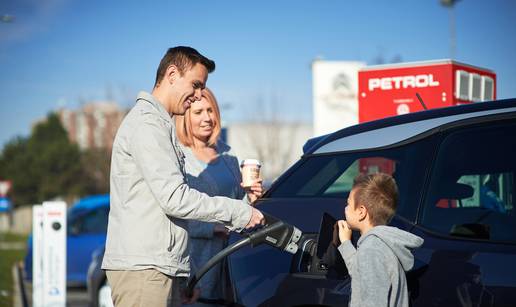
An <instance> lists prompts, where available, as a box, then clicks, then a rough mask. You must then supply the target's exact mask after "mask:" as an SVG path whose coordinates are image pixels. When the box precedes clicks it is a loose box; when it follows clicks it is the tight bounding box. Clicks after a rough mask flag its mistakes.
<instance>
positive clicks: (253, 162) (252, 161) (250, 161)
mask: <svg viewBox="0 0 516 307" xmlns="http://www.w3.org/2000/svg"><path fill="white" fill-rule="evenodd" d="M244 165H258V166H262V165H261V164H260V161H258V160H256V159H245V160H243V161H242V163H240V166H244Z"/></svg>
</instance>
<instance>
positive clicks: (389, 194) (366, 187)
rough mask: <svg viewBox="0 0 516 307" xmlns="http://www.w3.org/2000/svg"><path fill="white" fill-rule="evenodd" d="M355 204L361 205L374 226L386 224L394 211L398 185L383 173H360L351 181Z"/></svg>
mask: <svg viewBox="0 0 516 307" xmlns="http://www.w3.org/2000/svg"><path fill="white" fill-rule="evenodd" d="M353 189H355V195H354V201H355V206H357V205H358V204H360V205H363V206H365V207H366V209H367V213H368V214H369V220H370V222H371V224H373V225H374V226H378V225H387V224H388V223H389V222H390V220H391V218H392V217H393V216H394V214H395V212H396V206H397V202H398V186H397V185H396V181H395V180H394V178H392V176H390V175H388V174H384V173H376V174H369V175H366V174H360V175H358V176H357V177H356V178H355V180H354V182H353Z"/></svg>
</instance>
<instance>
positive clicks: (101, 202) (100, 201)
mask: <svg viewBox="0 0 516 307" xmlns="http://www.w3.org/2000/svg"><path fill="white" fill-rule="evenodd" d="M98 207H109V194H101V195H91V196H87V197H84V198H81V199H80V200H79V201H78V202H76V203H75V204H74V205H73V206H72V208H73V209H74V210H91V209H95V208H98Z"/></svg>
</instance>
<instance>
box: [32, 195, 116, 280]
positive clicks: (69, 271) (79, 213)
mask: <svg viewBox="0 0 516 307" xmlns="http://www.w3.org/2000/svg"><path fill="white" fill-rule="evenodd" d="M108 215H109V194H105V195H95V196H89V197H86V198H83V199H81V200H79V201H78V202H77V203H76V204H74V205H73V206H72V207H71V208H70V209H68V214H67V238H66V246H67V249H66V261H67V263H66V282H67V285H68V286H86V275H87V272H88V266H89V264H90V262H91V257H92V253H93V251H94V250H95V249H97V248H98V247H100V246H104V244H105V243H106V232H107V223H108ZM25 276H26V278H27V279H28V280H32V235H31V236H30V237H29V239H28V249H27V255H26V256H25Z"/></svg>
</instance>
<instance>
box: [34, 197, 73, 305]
mask: <svg viewBox="0 0 516 307" xmlns="http://www.w3.org/2000/svg"><path fill="white" fill-rule="evenodd" d="M32 241H33V261H32V263H33V273H32V274H33V275H32V276H33V290H32V291H33V292H32V293H33V306H35V307H47V306H49V307H50V306H52V307H59V306H61V307H64V306H66V203H65V202H61V201H51V202H44V203H43V205H42V206H39V205H36V206H34V207H33V237H32Z"/></svg>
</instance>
